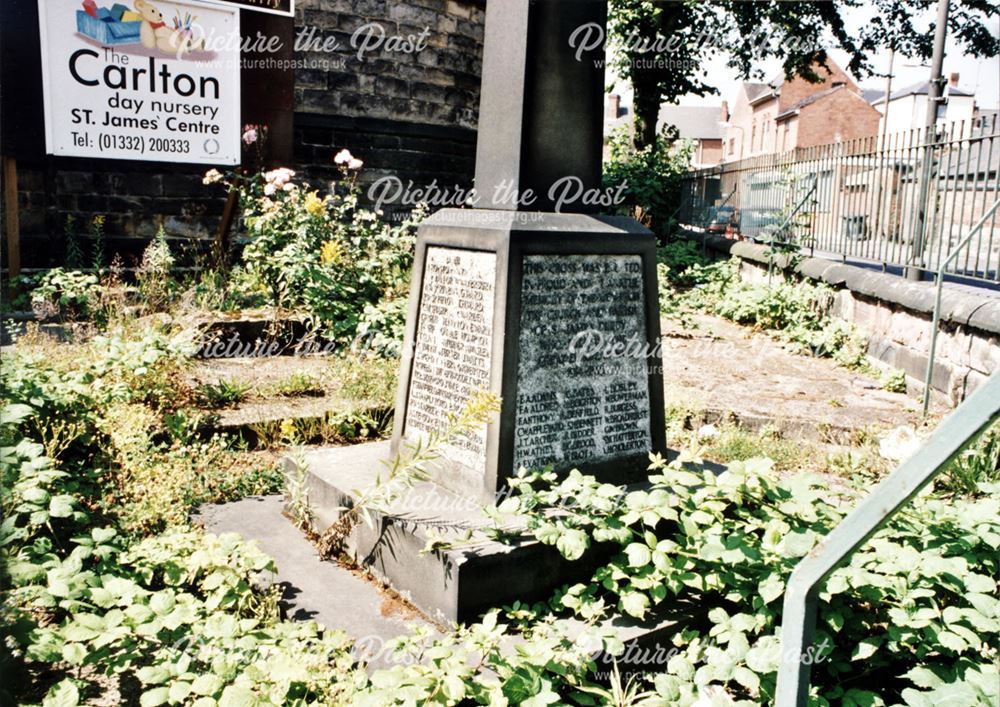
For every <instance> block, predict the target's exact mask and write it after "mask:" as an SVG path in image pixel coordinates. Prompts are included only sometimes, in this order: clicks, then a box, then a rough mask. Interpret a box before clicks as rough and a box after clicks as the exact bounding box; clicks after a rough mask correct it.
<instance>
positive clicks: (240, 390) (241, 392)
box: [195, 380, 250, 408]
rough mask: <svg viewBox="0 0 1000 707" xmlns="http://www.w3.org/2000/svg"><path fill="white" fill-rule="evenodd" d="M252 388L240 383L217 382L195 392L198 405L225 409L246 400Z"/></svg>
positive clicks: (202, 386) (204, 385)
mask: <svg viewBox="0 0 1000 707" xmlns="http://www.w3.org/2000/svg"><path fill="white" fill-rule="evenodd" d="M249 392H250V386H249V385H248V384H246V383H240V382H239V381H226V380H222V381H216V382H215V383H205V384H203V385H200V386H198V389H197V390H196V391H195V395H196V397H197V400H198V403H199V404H201V405H204V406H205V407H209V408H224V407H229V406H230V405H237V404H239V403H241V402H243V401H244V400H246V398H247V395H248V394H249Z"/></svg>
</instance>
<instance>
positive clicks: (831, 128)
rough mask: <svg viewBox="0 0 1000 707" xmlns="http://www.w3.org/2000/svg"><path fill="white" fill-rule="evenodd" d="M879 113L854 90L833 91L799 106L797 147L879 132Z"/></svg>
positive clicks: (824, 143) (866, 135) (825, 143)
mask: <svg viewBox="0 0 1000 707" xmlns="http://www.w3.org/2000/svg"><path fill="white" fill-rule="evenodd" d="M880 117H881V116H880V114H879V112H878V111H877V110H875V109H874V108H872V107H871V106H870V105H869V104H868V101H866V100H865V99H864V98H862V97H861V96H859V95H858V94H856V93H854V92H853V91H850V90H845V89H841V90H840V91H834V92H833V93H831V94H829V95H827V96H824V97H823V98H821V99H820V100H818V101H816V102H815V103H810V104H809V105H806V106H803V107H802V108H801V109H800V111H799V116H798V119H797V120H796V122H797V123H798V126H797V133H796V137H795V147H813V146H815V145H828V144H830V143H832V142H837V141H838V140H851V139H854V138H858V137H868V136H871V135H876V134H877V133H878V124H879V119H880Z"/></svg>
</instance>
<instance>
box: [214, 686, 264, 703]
mask: <svg viewBox="0 0 1000 707" xmlns="http://www.w3.org/2000/svg"><path fill="white" fill-rule="evenodd" d="M255 704H257V697H256V695H254V693H253V690H251V689H250V688H248V687H243V686H242V685H228V686H227V687H226V689H225V690H223V691H222V697H220V698H219V707H248V705H255Z"/></svg>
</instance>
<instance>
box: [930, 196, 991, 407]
mask: <svg viewBox="0 0 1000 707" xmlns="http://www.w3.org/2000/svg"><path fill="white" fill-rule="evenodd" d="M997 207H1000V199H997V200H996V201H994V202H993V206H991V207H990V208H989V210H987V212H986V213H985V214H983V217H982V218H981V219H979V222H978V223H977V224H976V225H975V226H973V227H972V230H971V231H969V234H968V235H967V236H966V237H965V238H963V239H962V241H961V242H960V243H959V244H958V245H957V246H955V247H954V249H952V251H951V253H949V254H948V256H947V257H946V258H945V259H944V261H943V262H942V263H941V265H940V266H939V267H938V271H937V274H936V275H935V276H934V287H935V289H936V292H935V293H934V315H933V317H932V318H931V345H930V351H929V352H928V354H927V372H926V374H924V415H926V414H927V411H928V409H929V408H930V405H931V382H932V381H933V379H934V357H935V354H936V353H937V339H938V327H939V325H940V323H941V293H942V291H943V290H944V272H945V269H946V268H947V267H948V265H949V263H951V262H952V261H953V260H954V259H955V258H957V257H958V256H959V255H961V253H962V251H963V250H964V248H965V247H966V246H967V245H968V244H969V242H971V241H972V239H973V238H975V237H976V235H978V234H979V233H980V232H981V231H982V230H983V226H985V225H986V221H987V220H988V219H990V218H992V217H993V214H994V213H996V210H997Z"/></svg>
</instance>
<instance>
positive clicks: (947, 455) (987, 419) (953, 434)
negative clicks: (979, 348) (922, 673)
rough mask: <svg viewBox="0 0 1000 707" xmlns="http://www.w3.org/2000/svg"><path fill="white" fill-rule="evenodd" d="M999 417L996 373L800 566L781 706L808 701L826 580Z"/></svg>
mask: <svg viewBox="0 0 1000 707" xmlns="http://www.w3.org/2000/svg"><path fill="white" fill-rule="evenodd" d="M998 418H1000V373H994V374H993V375H992V376H990V378H989V379H988V380H987V381H986V382H985V383H984V384H983V385H982V386H980V387H979V388H978V389H976V391H975V392H974V393H973V394H972V395H971V396H969V397H968V398H967V399H966V400H965V402H964V403H962V404H961V405H960V406H959V407H958V408H957V409H956V410H955V411H954V412H953V413H952V414H951V415H949V416H948V417H947V418H946V419H945V420H944V422H942V423H941V425H940V426H939V427H938V428H937V430H935V432H934V434H933V435H931V438H930V439H929V440H928V441H927V443H926V444H925V445H924V446H923V447H922V448H921V449H920V450H919V451H918V452H917V453H916V454H914V455H913V456H911V457H910V458H909V459H908V460H907V461H905V462H904V463H903V464H902V465H900V466H899V468H897V469H896V470H895V471H894V472H893V473H892V474H891V475H889V477H888V478H887V479H885V480H884V481H883V482H882V483H880V484H879V485H878V486H877V487H876V488H875V490H874V491H872V493H871V494H870V495H869V496H868V497H866V498H865V499H864V500H863V501H862V502H861V503H860V504H859V505H858V506H857V508H855V509H854V510H853V511H851V513H849V514H848V515H847V517H845V518H844V519H843V520H842V521H841V522H840V524H839V525H837V527H836V528H834V529H833V530H832V531H831V532H830V534H829V535H827V536H826V537H825V538H823V539H822V540H821V541H820V542H819V543H818V544H817V545H816V547H814V548H813V549H812V550H811V551H810V552H809V554H808V555H806V557H805V558H803V559H802V561H801V562H799V564H798V565H796V567H795V570H794V571H793V572H792V576H791V578H790V579H789V580H788V586H787V587H786V589H785V599H784V605H783V609H782V620H781V664H780V667H779V669H778V686H777V690H776V694H775V696H776V701H775V704H776V707H801V706H804V705H806V703H807V701H808V695H809V674H810V667H811V663H812V661H811V660H807V659H804V658H806V657H807V656H808V655H809V652H810V651H811V648H812V645H813V632H814V630H815V626H816V608H817V603H818V595H819V590H820V587H821V586H822V584H823V581H824V580H825V579H826V578H827V577H828V576H829V575H830V573H831V572H833V571H834V570H835V569H836V568H837V567H838V566H839V565H840V564H841V563H842V562H843V561H844V560H845V559H847V558H848V557H849V556H850V555H851V554H852V553H853V552H854V551H855V550H857V549H858V548H859V547H861V546H862V545H863V544H864V543H865V541H867V540H868V539H869V538H870V537H871V536H872V535H874V534H875V532H876V531H878V529H879V528H880V527H881V526H882V525H883V524H884V523H885V522H886V521H887V520H888V519H889V518H890V517H891V516H892V515H893V514H894V513H896V511H898V510H899V509H900V507H902V506H903V505H904V504H905V503H906V502H908V501H909V500H910V499H911V498H913V497H914V496H915V495H916V494H917V493H918V492H919V491H920V489H922V488H923V487H924V486H925V485H926V484H927V483H928V482H930V480H931V479H933V478H934V476H935V475H937V474H938V473H939V472H940V471H942V470H943V469H944V468H945V467H947V466H948V464H949V463H950V462H951V461H952V460H954V459H955V457H956V456H958V454H959V453H961V451H962V450H963V449H965V447H967V446H968V445H969V443H970V442H971V441H972V440H973V439H975V438H976V436H977V435H978V434H979V433H980V432H982V431H983V430H985V429H986V428H987V427H988V426H989V425H990V424H992V423H993V421H994V420H997V419H998Z"/></svg>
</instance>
